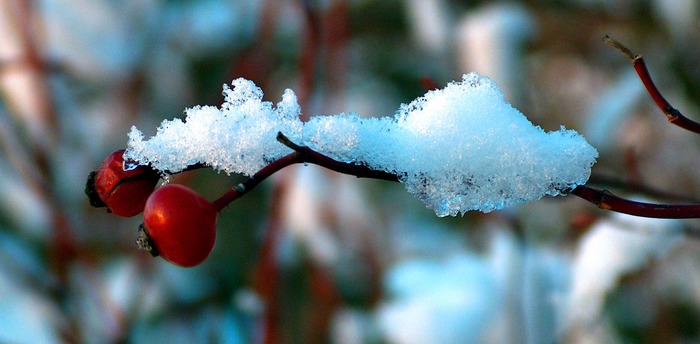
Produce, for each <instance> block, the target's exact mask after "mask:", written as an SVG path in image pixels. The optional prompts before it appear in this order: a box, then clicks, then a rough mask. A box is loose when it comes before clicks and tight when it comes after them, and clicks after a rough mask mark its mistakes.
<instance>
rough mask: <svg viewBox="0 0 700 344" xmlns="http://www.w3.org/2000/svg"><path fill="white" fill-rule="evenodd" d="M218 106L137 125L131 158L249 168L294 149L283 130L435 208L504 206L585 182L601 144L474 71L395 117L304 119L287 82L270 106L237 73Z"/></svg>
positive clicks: (162, 165)
mask: <svg viewBox="0 0 700 344" xmlns="http://www.w3.org/2000/svg"><path fill="white" fill-rule="evenodd" d="M224 95H225V103H224V104H223V105H222V106H221V108H216V107H211V106H203V107H194V108H191V109H188V110H186V111H185V114H186V119H185V121H184V122H183V121H181V120H179V119H174V120H172V121H163V123H162V124H161V126H160V127H159V128H158V131H157V133H156V135H155V136H154V137H151V138H150V139H148V140H145V141H144V136H143V134H142V133H141V132H140V131H139V130H138V129H136V128H135V127H134V128H132V130H131V133H130V134H129V143H128V149H127V152H126V153H125V158H127V159H131V160H134V161H136V162H138V163H140V164H150V165H151V166H152V167H153V168H155V169H158V170H161V171H167V172H169V173H175V172H178V171H181V170H183V169H185V168H186V167H187V166H188V165H192V164H195V163H204V164H207V165H209V166H211V167H213V168H215V169H217V170H221V171H224V172H226V173H241V174H244V175H248V176H250V175H252V174H254V173H255V172H257V171H258V170H260V169H261V168H262V167H263V166H265V165H267V164H269V163H270V162H272V161H274V160H276V159H279V158H280V157H282V156H284V155H286V154H288V153H291V150H290V149H289V148H287V147H285V146H284V145H282V144H280V143H279V142H277V141H276V134H277V132H278V131H281V132H282V133H284V134H285V135H286V136H287V137H289V138H290V139H291V140H292V141H294V142H300V143H302V144H305V145H308V146H309V147H311V148H313V149H314V150H316V151H318V152H320V153H322V154H325V155H328V156H330V157H332V158H334V159H336V160H340V161H344V162H353V163H358V164H364V165H367V166H369V167H371V168H373V169H376V170H381V171H386V172H390V173H394V174H396V175H398V176H399V179H400V181H401V182H402V183H403V184H404V185H405V186H406V189H407V190H408V191H409V192H410V193H412V194H414V195H415V196H417V197H418V198H419V199H421V200H422V201H423V202H425V204H426V205H427V206H428V207H429V208H431V209H433V210H434V211H435V213H436V214H437V215H438V216H447V215H452V216H455V215H457V214H460V213H461V214H464V213H465V212H467V211H469V210H480V211H484V212H488V211H492V210H496V209H501V208H503V207H507V206H512V205H515V204H518V203H523V202H527V201H531V200H536V199H539V198H541V197H543V196H544V195H552V196H556V195H560V194H566V193H567V192H568V191H569V190H570V189H572V188H574V187H576V186H577V185H581V184H584V183H585V182H586V181H587V180H588V178H589V176H590V168H591V166H592V165H593V164H594V163H595V159H596V158H597V157H598V152H597V151H596V150H595V149H594V148H593V147H592V146H590V145H589V144H588V143H587V142H586V140H585V139H584V138H583V137H582V136H581V135H579V134H578V133H576V132H575V131H573V130H566V129H564V128H563V127H562V128H561V129H560V130H557V131H553V132H549V133H545V132H544V130H542V129H541V128H540V127H538V126H534V125H533V124H532V123H531V122H530V121H528V120H527V118H525V116H524V115H523V114H522V113H520V112H519V111H518V110H516V109H515V108H513V107H512V106H511V105H510V104H509V103H508V102H507V101H506V100H505V99H504V96H503V93H502V92H501V90H500V89H499V87H498V86H497V85H496V84H495V83H493V82H492V81H491V80H489V79H488V78H486V77H483V76H479V75H477V74H475V73H469V74H466V75H464V76H463V79H462V81H461V82H452V83H450V84H448V85H447V86H446V87H445V88H444V89H441V90H436V91H430V92H428V93H426V94H425V95H424V96H423V97H420V98H418V99H416V100H414V101H413V102H411V103H409V104H404V105H402V106H401V107H400V108H399V110H398V111H397V112H396V114H395V115H394V116H393V117H381V118H362V117H360V116H359V115H356V114H339V115H335V116H317V117H313V118H312V119H311V120H309V121H308V122H307V123H302V122H301V121H300V119H299V114H300V113H301V110H300V106H299V105H298V103H297V100H296V96H295V95H294V93H293V92H292V91H291V90H287V91H286V92H285V93H284V95H283V97H282V101H281V102H279V103H278V104H277V106H276V107H273V105H272V103H270V102H267V101H263V100H262V96H263V93H262V90H261V89H260V88H258V87H257V86H255V84H254V83H253V82H251V81H248V80H245V79H237V80H234V81H233V83H232V87H231V88H229V87H226V86H224Z"/></svg>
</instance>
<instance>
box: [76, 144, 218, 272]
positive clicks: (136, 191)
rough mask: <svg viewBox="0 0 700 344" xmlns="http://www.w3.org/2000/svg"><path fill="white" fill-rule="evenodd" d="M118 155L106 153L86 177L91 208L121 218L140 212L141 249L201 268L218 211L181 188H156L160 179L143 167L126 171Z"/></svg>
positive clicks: (199, 196)
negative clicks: (98, 208)
mask: <svg viewBox="0 0 700 344" xmlns="http://www.w3.org/2000/svg"><path fill="white" fill-rule="evenodd" d="M123 154H124V150H117V151H115V152H113V153H111V154H110V155H109V156H107V158H106V159H105V160H104V162H103V163H102V165H100V167H99V169H98V170H97V171H95V172H91V173H90V175H89V176H88V181H87V185H86V187H85V193H86V194H87V195H88V198H89V200H90V204H91V205H93V206H95V207H107V211H109V212H112V213H114V214H115V215H119V216H124V217H132V216H135V215H138V214H140V213H141V212H143V223H142V225H141V226H140V228H139V236H138V239H137V244H138V245H139V247H140V248H142V249H145V250H148V251H149V252H150V253H151V254H152V255H153V256H161V257H162V258H163V259H165V260H166V261H169V262H171V263H173V264H176V265H179V266H183V267H191V266H195V265H198V264H200V263H202V262H203V261H204V260H205V259H206V258H207V257H208V256H209V253H210V252H211V250H212V248H213V247H214V242H215V240H216V217H217V215H218V213H219V210H220V209H219V208H218V207H215V205H214V204H213V203H212V202H209V201H208V200H206V199H205V198H204V197H202V196H201V195H200V194H199V193H197V192H196V191H194V190H192V189H190V188H188V187H186V186H182V185H176V184H167V185H164V186H161V187H160V188H158V189H156V184H157V183H158V180H159V179H160V176H159V174H158V173H157V172H156V171H154V170H153V169H151V168H150V167H148V166H137V167H135V168H133V169H125V162H124V157H123Z"/></svg>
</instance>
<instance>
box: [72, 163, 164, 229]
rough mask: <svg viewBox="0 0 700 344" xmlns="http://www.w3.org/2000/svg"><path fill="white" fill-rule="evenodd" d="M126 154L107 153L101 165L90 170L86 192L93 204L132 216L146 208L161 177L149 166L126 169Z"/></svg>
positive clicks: (121, 214)
mask: <svg viewBox="0 0 700 344" xmlns="http://www.w3.org/2000/svg"><path fill="white" fill-rule="evenodd" d="M123 155H124V150H123V149H120V150H117V151H114V152H112V153H111V154H110V155H108V156H107V158H106V159H105V160H104V161H103V162H102V165H100V168H99V169H98V170H97V171H96V172H92V173H90V176H89V177H88V181H87V185H86V186H85V193H87V195H88V198H89V199H90V204H92V205H93V206H95V207H105V206H106V207H107V209H108V211H110V212H112V213H114V214H115V215H119V216H124V217H131V216H134V215H137V214H139V213H141V212H142V211H143V208H144V206H145V205H146V200H147V199H148V196H149V195H150V194H151V193H152V192H153V190H154V189H155V187H156V184H157V183H158V179H160V177H159V176H158V173H156V172H155V171H154V170H153V169H151V168H150V167H148V166H138V167H136V168H134V169H131V170H128V171H124V157H123Z"/></svg>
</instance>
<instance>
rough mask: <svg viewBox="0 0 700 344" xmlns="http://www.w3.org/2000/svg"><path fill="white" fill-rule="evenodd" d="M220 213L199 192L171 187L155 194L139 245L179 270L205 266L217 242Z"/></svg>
mask: <svg viewBox="0 0 700 344" xmlns="http://www.w3.org/2000/svg"><path fill="white" fill-rule="evenodd" d="M217 213H218V212H217V211H216V209H215V208H214V205H212V203H211V202H209V201H207V200H206V199H205V198H204V197H202V196H201V195H200V194H198V193H197V192H196V191H194V190H192V189H190V188H188V187H186V186H182V185H178V184H168V185H165V186H163V187H160V188H159V189H157V190H156V191H154V192H153V194H151V197H149V198H148V201H147V202H146V208H145V210H144V213H143V225H142V228H141V229H142V230H143V231H144V232H142V233H139V239H138V240H137V243H138V244H139V246H140V247H141V248H144V249H147V250H150V251H151V254H153V255H154V256H156V255H160V256H161V257H163V259H165V260H167V261H169V262H171V263H173V264H175V265H179V266H183V267H190V266H195V265H198V264H200V263H201V262H203V261H204V260H205V259H206V258H207V257H208V256H209V253H211V250H212V248H214V242H215V241H216V216H217Z"/></svg>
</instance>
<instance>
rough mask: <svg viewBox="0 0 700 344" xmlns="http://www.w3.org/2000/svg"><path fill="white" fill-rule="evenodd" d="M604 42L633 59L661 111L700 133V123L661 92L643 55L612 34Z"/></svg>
mask: <svg viewBox="0 0 700 344" xmlns="http://www.w3.org/2000/svg"><path fill="white" fill-rule="evenodd" d="M603 42H605V44H608V45H610V46H612V47H613V48H615V49H617V50H619V51H621V52H622V53H623V54H625V55H626V56H627V58H629V59H630V61H632V66H634V70H635V71H636V72H637V75H638V76H639V79H640V80H641V81H642V84H644V87H645V88H646V89H647V92H648V93H649V96H651V98H652V99H653V100H654V102H655V103H656V106H657V107H658V108H659V109H661V111H662V112H663V113H664V114H665V115H666V118H668V121H669V122H671V123H673V124H675V125H677V126H679V127H681V128H683V129H686V130H689V131H692V132H694V133H697V134H700V123H698V122H695V121H693V120H691V119H689V118H687V117H685V116H683V114H681V112H680V111H678V110H677V109H676V108H674V107H673V106H671V104H670V103H669V102H668V101H667V100H666V98H664V96H663V95H662V94H661V92H660V91H659V89H658V88H657V87H656V84H654V81H653V80H652V79H651V75H650V74H649V69H648V68H647V65H646V63H645V62H644V58H643V57H642V55H636V54H634V53H632V51H630V50H629V49H628V48H627V47H626V46H624V45H623V44H622V43H620V42H618V41H617V40H615V39H613V38H610V36H607V35H606V36H605V38H603Z"/></svg>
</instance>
